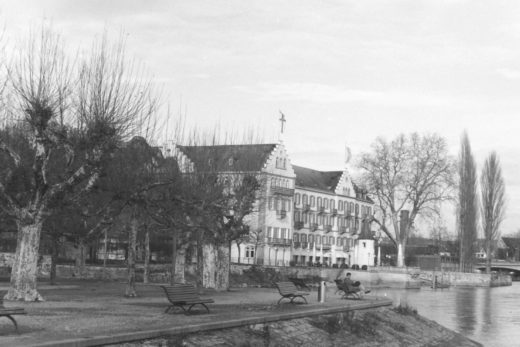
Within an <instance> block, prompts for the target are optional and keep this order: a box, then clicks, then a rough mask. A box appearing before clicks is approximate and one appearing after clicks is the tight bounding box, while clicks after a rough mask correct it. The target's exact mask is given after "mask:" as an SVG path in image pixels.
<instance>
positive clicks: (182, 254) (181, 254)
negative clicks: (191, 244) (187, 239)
mask: <svg viewBox="0 0 520 347" xmlns="http://www.w3.org/2000/svg"><path fill="white" fill-rule="evenodd" d="M175 258H176V259H175V278H174V280H175V283H186V279H185V278H184V264H185V261H186V248H185V247H181V248H179V249H178V251H177V256H176V257H175Z"/></svg>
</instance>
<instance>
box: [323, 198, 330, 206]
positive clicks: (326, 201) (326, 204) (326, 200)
mask: <svg viewBox="0 0 520 347" xmlns="http://www.w3.org/2000/svg"><path fill="white" fill-rule="evenodd" d="M323 202H324V205H325V208H329V199H327V198H325V199H323Z"/></svg>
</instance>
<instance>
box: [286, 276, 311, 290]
mask: <svg viewBox="0 0 520 347" xmlns="http://www.w3.org/2000/svg"><path fill="white" fill-rule="evenodd" d="M289 281H291V282H292V283H293V284H294V285H295V286H296V288H298V290H306V291H309V292H310V291H311V288H310V287H309V286H308V285H307V283H306V282H305V280H304V279H303V278H296V277H289Z"/></svg>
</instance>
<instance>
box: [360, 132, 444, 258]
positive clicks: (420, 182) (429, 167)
mask: <svg viewBox="0 0 520 347" xmlns="http://www.w3.org/2000/svg"><path fill="white" fill-rule="evenodd" d="M358 166H359V167H360V168H361V169H362V174H363V176H362V177H363V182H364V184H365V185H366V187H367V189H368V191H369V193H370V194H371V195H372V197H373V198H374V199H375V203H376V205H377V206H378V209H379V215H377V216H372V220H371V221H372V222H375V223H377V224H378V225H379V226H380V227H381V230H382V231H383V232H384V233H385V234H386V235H387V236H388V237H389V238H390V240H392V242H393V243H394V244H395V246H396V248H397V257H398V258H397V265H398V266H404V265H405V264H404V255H405V249H406V243H407V240H408V237H409V234H410V232H411V230H412V226H413V224H414V221H415V219H416V217H417V216H418V215H421V214H422V215H428V214H431V213H435V214H438V207H439V205H440V203H442V202H443V201H446V200H448V199H450V198H451V187H452V180H451V175H452V172H453V163H452V160H451V159H450V157H449V156H448V152H447V146H446V141H445V140H444V138H442V137H440V136H439V135H436V134H427V135H422V136H421V135H419V134H417V133H413V134H410V135H408V136H405V135H400V136H398V137H397V138H395V139H394V140H392V141H391V142H388V141H386V140H385V139H384V138H381V137H379V138H377V139H376V141H375V142H374V144H373V145H372V151H371V152H370V153H364V154H362V155H361V159H360V160H359V164H358Z"/></svg>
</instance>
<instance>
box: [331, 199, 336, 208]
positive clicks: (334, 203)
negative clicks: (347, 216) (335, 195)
mask: <svg viewBox="0 0 520 347" xmlns="http://www.w3.org/2000/svg"><path fill="white" fill-rule="evenodd" d="M335 208H336V202H335V201H334V200H332V199H330V209H331V210H333V209H335Z"/></svg>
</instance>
